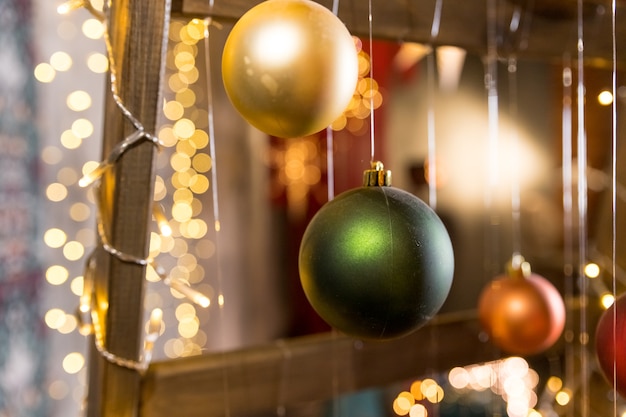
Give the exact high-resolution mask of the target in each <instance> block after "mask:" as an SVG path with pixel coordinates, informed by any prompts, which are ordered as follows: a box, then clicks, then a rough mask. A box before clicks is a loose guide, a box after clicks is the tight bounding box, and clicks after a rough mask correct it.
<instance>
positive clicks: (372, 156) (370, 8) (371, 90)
mask: <svg viewBox="0 0 626 417" xmlns="http://www.w3.org/2000/svg"><path fill="white" fill-rule="evenodd" d="M372 20H373V18H372V0H368V15H367V21H368V29H369V54H370V78H371V79H372V80H373V79H374V46H373V44H374V42H373V41H374V39H373V30H372ZM370 112H371V113H370V151H371V154H370V157H371V159H370V162H371V163H372V164H373V163H374V161H375V149H374V83H373V82H372V83H370Z"/></svg>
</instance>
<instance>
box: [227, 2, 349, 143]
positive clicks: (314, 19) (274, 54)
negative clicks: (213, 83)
mask: <svg viewBox="0 0 626 417" xmlns="http://www.w3.org/2000/svg"><path fill="white" fill-rule="evenodd" d="M222 78H223V82H224V87H225V89H226V93H227V94H228V97H229V99H230V101H231V102H232V104H233V106H234V107H235V108H236V109H237V111H238V112H239V113H240V114H241V115H242V116H243V117H244V119H246V120H247V121H248V122H249V123H250V124H251V125H253V126H255V127H256V128H258V129H259V130H261V131H263V132H265V133H267V134H269V135H273V136H277V137H281V138H289V137H299V136H305V135H309V134H313V133H316V132H319V131H321V130H323V129H325V128H326V127H327V126H328V125H330V124H331V123H332V122H333V121H334V120H335V119H336V118H337V117H339V116H340V115H341V114H342V113H343V111H344V110H345V109H346V107H347V105H348V104H349V102H350V99H351V98H352V95H353V94H354V90H355V87H356V82H357V79H358V62H357V50H356V47H355V44H354V40H353V38H352V36H351V35H350V33H349V32H348V30H347V28H346V27H345V25H344V24H343V22H341V20H339V19H338V18H337V17H336V16H335V15H334V14H333V13H332V12H331V11H330V10H328V9H327V8H325V7H324V6H322V5H320V4H318V3H315V2H313V1H309V0H267V1H264V2H262V3H260V4H258V5H257V6H255V7H253V8H252V9H250V10H249V11H248V12H246V13H245V14H244V15H243V16H242V17H241V19H239V21H237V23H236V24H235V26H234V27H233V29H232V31H231V32H230V34H229V36H228V38H227V40H226V43H225V45H224V52H223V56H222Z"/></svg>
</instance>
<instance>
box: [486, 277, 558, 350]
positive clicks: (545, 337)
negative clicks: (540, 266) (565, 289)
mask: <svg viewBox="0 0 626 417" xmlns="http://www.w3.org/2000/svg"><path fill="white" fill-rule="evenodd" d="M478 314H479V318H480V322H481V325H482V327H483V329H484V330H485V332H486V333H487V334H488V335H489V337H490V338H491V340H492V341H493V343H494V344H495V345H496V346H497V347H498V348H500V349H502V350H503V351H505V352H507V353H510V354H515V355H533V354H537V353H540V352H543V351H545V350H546V349H548V348H549V347H551V346H552V345H553V344H554V343H555V342H556V341H557V340H558V338H559V337H560V335H561V333H562V332H563V328H564V327H565V303H564V302H563V298H562V297H561V295H560V294H559V292H558V290H557V289H556V288H555V287H554V286H553V285H552V284H551V283H550V281H548V280H547V279H545V278H544V277H542V276H540V275H537V274H531V273H530V270H529V273H528V275H526V276H524V275H522V274H521V273H519V274H516V273H513V274H510V273H509V274H507V275H502V276H499V277H497V278H496V279H494V280H493V281H492V282H490V283H489V284H488V286H486V287H485V288H484V289H483V291H482V293H481V295H480V299H479V303H478Z"/></svg>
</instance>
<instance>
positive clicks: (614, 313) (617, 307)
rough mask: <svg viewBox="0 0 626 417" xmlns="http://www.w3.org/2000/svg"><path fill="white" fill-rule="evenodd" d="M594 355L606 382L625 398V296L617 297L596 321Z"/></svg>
mask: <svg viewBox="0 0 626 417" xmlns="http://www.w3.org/2000/svg"><path fill="white" fill-rule="evenodd" d="M613 331H615V336H613ZM596 355H597V357H598V363H599V364H600V368H601V369H602V372H603V373H604V375H605V376H606V378H607V380H608V381H609V382H610V383H611V384H613V386H614V387H615V389H616V390H617V392H618V393H619V394H620V395H621V396H622V397H624V398H626V294H622V295H621V296H619V297H617V299H616V300H615V302H614V303H613V305H612V306H611V307H610V308H608V309H607V310H606V311H605V312H604V313H602V315H601V316H600V320H598V326H597V328H596ZM614 370H615V378H614V377H613V371H614Z"/></svg>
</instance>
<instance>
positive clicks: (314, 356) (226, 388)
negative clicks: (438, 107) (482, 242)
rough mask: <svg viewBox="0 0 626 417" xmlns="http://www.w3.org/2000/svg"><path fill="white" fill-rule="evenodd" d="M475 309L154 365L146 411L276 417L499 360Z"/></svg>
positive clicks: (152, 414) (155, 416) (147, 379)
mask: <svg viewBox="0 0 626 417" xmlns="http://www.w3.org/2000/svg"><path fill="white" fill-rule="evenodd" d="M479 335H480V325H479V323H478V320H477V318H476V313H475V312H473V311H472V312H464V313H451V314H449V315H444V316H440V317H436V318H435V319H433V320H432V321H431V322H430V323H428V324H427V325H426V326H424V327H423V328H421V329H420V330H418V331H417V332H415V333H413V334H411V335H409V336H407V337H404V338H400V339H394V340H390V341H360V340H355V339H353V338H350V337H347V336H344V335H339V334H335V333H324V334H317V335H312V336H306V337H302V338H296V339H291V340H279V341H277V342H275V343H273V344H271V345H267V346H261V347H254V348H249V349H243V350H237V351H232V352H224V353H213V354H209V355H201V356H194V357H188V358H182V359H177V360H172V361H166V362H160V363H153V364H152V365H151V366H150V368H149V370H148V372H147V374H146V375H145V376H144V378H143V381H142V387H141V416H142V417H169V416H173V415H181V416H185V417H221V416H228V415H237V416H246V415H264V414H263V413H268V415H269V414H271V413H272V412H275V411H276V410H277V408H278V407H285V408H286V409H287V410H289V409H290V408H291V407H296V406H298V405H304V406H306V405H307V404H311V403H319V402H322V401H325V400H330V399H332V398H334V396H336V395H339V394H343V393H349V392H353V391H356V390H359V389H365V388H370V387H381V386H385V385H388V384H390V383H396V382H401V381H403V380H406V379H410V378H417V377H420V376H424V375H429V374H432V373H435V372H441V371H445V370H448V369H450V368H452V367H453V366H463V365H470V364H473V363H480V362H485V361H490V360H494V359H497V358H498V356H497V353H496V350H495V349H494V348H493V347H492V345H490V344H489V343H484V342H481V341H480V340H479Z"/></svg>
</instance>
